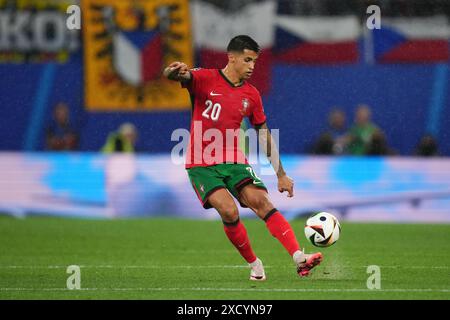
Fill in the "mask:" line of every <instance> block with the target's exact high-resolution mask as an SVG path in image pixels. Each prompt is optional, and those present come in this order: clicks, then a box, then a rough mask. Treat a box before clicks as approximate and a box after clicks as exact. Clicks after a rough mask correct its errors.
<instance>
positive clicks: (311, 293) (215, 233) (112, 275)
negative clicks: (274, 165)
mask: <svg viewBox="0 0 450 320" xmlns="http://www.w3.org/2000/svg"><path fill="white" fill-rule="evenodd" d="M244 223H245V225H246V227H247V230H248V232H249V236H250V239H251V241H252V244H253V248H254V250H255V252H256V254H257V255H258V256H259V257H260V258H261V259H262V260H263V262H264V264H265V266H266V273H267V281H265V282H261V283H255V282H252V281H249V280H248V276H249V269H248V267H247V265H246V263H245V261H244V260H243V259H242V258H241V257H240V256H239V254H238V253H237V251H236V250H235V249H234V248H233V247H232V245H231V244H230V243H229V242H228V240H227V238H226V236H225V234H224V232H223V229H222V225H221V222H220V221H196V220H183V219H162V218H161V219H159V218H158V219H127V220H78V219H63V218H50V217H29V218H26V219H15V218H11V217H8V216H2V215H0V243H1V254H0V299H177V300H178V299H180V300H185V299H233V300H236V299H237V300H239V299H244V300H245V299H258V300H259V299H261V300H263V299H270V300H272V299H295V300H304V299H446V300H447V299H449V298H450V255H449V252H450V225H448V224H444V225H431V224H363V223H347V222H345V221H341V224H342V234H341V239H340V240H339V241H338V242H337V243H336V244H335V245H333V246H331V247H330V248H323V249H321V251H322V253H323V254H324V261H323V263H322V264H321V265H320V266H319V267H318V268H317V269H315V270H314V272H313V273H312V275H311V276H310V277H308V278H299V277H298V276H297V274H296V272H295V267H294V265H293V262H292V260H291V258H290V257H289V256H288V254H287V253H286V252H285V251H284V249H283V248H282V246H281V245H280V244H279V243H278V242H277V241H276V240H275V239H274V238H273V237H272V236H270V234H269V232H268V231H267V229H266V227H265V225H264V223H263V222H261V221H258V220H256V219H255V220H253V219H244ZM303 224H304V221H303V220H295V221H292V226H293V228H294V230H296V233H297V237H298V239H299V240H300V244H301V245H302V246H305V247H306V252H312V251H313V250H315V248H313V247H312V245H310V244H308V243H307V241H306V238H305V237H304V235H303ZM69 265H78V266H80V270H81V274H80V279H81V290H68V289H67V287H66V281H67V278H68V277H69V276H70V274H68V273H67V272H66V271H67V267H68V266H69ZM369 265H377V266H379V267H380V270H381V289H379V290H378V289H375V290H369V289H368V288H367V285H366V283H367V279H368V277H369V276H370V275H371V274H369V273H367V266H369Z"/></svg>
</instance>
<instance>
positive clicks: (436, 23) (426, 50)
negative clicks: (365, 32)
mask: <svg viewBox="0 0 450 320" xmlns="http://www.w3.org/2000/svg"><path fill="white" fill-rule="evenodd" d="M371 36H372V41H373V52H374V57H375V60H376V61H377V62H382V63H426V62H430V63H436V62H448V60H449V58H450V55H449V39H450V25H449V23H448V19H447V17H445V16H436V17H426V18H422V17H416V18H382V19H381V29H375V30H373V31H372V35H371Z"/></svg>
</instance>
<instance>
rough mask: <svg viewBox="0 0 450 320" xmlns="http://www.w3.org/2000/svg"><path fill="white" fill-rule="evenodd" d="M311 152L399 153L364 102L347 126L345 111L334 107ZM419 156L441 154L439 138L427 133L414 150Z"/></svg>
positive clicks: (371, 154) (353, 153)
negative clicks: (437, 139) (391, 145)
mask: <svg viewBox="0 0 450 320" xmlns="http://www.w3.org/2000/svg"><path fill="white" fill-rule="evenodd" d="M310 153H312V154H315V155H352V156H363V155H365V156H393V155H398V152H397V151H396V150H394V149H393V148H391V147H390V146H389V144H388V140H387V138H386V134H385V133H384V132H383V130H382V129H381V128H380V127H379V126H377V125H376V124H375V123H374V122H373V121H372V111H371V109H370V107H369V106H368V105H365V104H361V105H359V106H358V107H357V109H356V112H355V119H354V121H353V124H352V125H351V126H350V127H347V117H346V115H345V112H344V111H343V110H341V109H339V108H334V109H333V110H332V111H331V112H330V114H329V115H328V128H327V129H326V130H325V131H324V132H323V133H321V134H320V135H319V137H318V138H317V140H316V141H315V142H314V143H313V145H312V147H311V150H310ZM413 155H415V156H424V157H426V156H438V155H439V152H438V145H437V141H436V139H435V138H434V137H433V136H432V135H430V134H426V135H424V136H423V137H422V138H421V139H420V141H419V143H418V144H417V147H416V149H415V151H414V154H413Z"/></svg>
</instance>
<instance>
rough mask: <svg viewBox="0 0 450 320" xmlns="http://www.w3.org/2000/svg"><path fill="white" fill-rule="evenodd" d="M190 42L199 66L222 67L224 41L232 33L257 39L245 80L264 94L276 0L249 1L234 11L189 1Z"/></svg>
mask: <svg viewBox="0 0 450 320" xmlns="http://www.w3.org/2000/svg"><path fill="white" fill-rule="evenodd" d="M191 11H192V21H193V30H194V43H195V46H196V48H197V50H198V53H199V66H201V67H203V68H223V67H225V65H226V64H227V61H228V60H227V54H226V53H227V45H228V42H229V41H230V40H231V39H232V38H233V37H235V36H237V35H241V34H245V35H248V36H250V37H252V38H253V39H254V40H255V41H256V42H258V44H259V46H260V48H261V53H260V55H259V58H258V61H257V64H256V68H255V71H254V73H253V75H252V78H251V79H250V80H249V82H250V83H251V84H253V85H255V87H256V88H257V89H258V90H259V91H260V92H261V94H264V93H266V92H268V91H269V89H270V81H269V80H270V73H271V63H272V54H271V49H272V45H273V41H274V32H273V23H274V20H275V15H276V2H275V1H263V2H260V3H250V4H247V5H245V6H244V7H243V8H241V9H240V10H238V11H232V12H230V11H225V10H223V9H221V8H219V7H217V6H215V5H213V4H210V3H206V2H203V1H194V2H192V3H191Z"/></svg>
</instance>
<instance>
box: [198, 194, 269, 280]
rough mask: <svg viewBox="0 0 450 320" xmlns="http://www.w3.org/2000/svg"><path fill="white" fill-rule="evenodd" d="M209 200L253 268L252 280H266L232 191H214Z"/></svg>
mask: <svg viewBox="0 0 450 320" xmlns="http://www.w3.org/2000/svg"><path fill="white" fill-rule="evenodd" d="M207 201H208V203H209V204H210V205H211V206H212V207H213V208H215V209H216V210H217V212H218V213H219V214H220V217H221V218H222V221H223V228H224V231H225V234H226V235H227V237H228V239H229V240H230V242H231V243H232V244H233V245H234V247H235V248H236V249H237V250H238V251H239V253H240V254H241V256H242V257H243V258H244V259H245V260H246V261H247V262H248V264H249V266H250V268H251V270H250V280H255V281H264V280H266V275H265V273H264V267H263V265H262V262H261V260H260V259H258V258H257V257H256V255H255V253H254V252H253V249H252V247H251V245H250V240H249V238H248V235H247V230H246V229H245V226H244V224H243V223H242V222H241V221H240V219H239V211H238V208H237V206H236V204H235V203H234V200H233V198H232V197H231V195H230V193H229V192H228V191H227V190H226V189H219V190H217V191H215V192H214V193H212V194H211V195H210V196H209V197H208V199H207Z"/></svg>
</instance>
